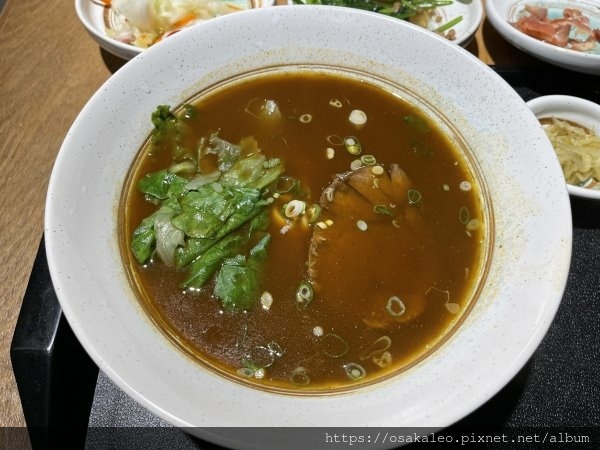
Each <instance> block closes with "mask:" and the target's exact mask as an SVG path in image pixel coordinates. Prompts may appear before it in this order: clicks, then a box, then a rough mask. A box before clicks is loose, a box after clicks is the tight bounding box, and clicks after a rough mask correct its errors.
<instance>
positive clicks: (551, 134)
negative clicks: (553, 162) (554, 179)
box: [544, 117, 600, 186]
mask: <svg viewBox="0 0 600 450" xmlns="http://www.w3.org/2000/svg"><path fill="white" fill-rule="evenodd" d="M544 130H545V131H546V134H547V135H548V138H550V141H551V142H552V145H553V147H554V149H555V150H556V155H557V156H558V160H559V161H560V165H561V167H562V169H563V172H564V175H565V179H566V180H567V183H569V184H573V185H576V186H578V185H582V184H584V183H586V182H588V181H589V180H590V179H591V178H594V179H596V180H598V181H600V136H598V134H595V133H594V132H593V131H590V130H587V129H585V128H583V127H581V126H578V125H575V124H573V123H570V122H567V121H565V120H561V119H557V118H555V117H552V118H551V119H550V121H549V122H548V123H545V124H544Z"/></svg>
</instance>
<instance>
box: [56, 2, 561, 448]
mask: <svg viewBox="0 0 600 450" xmlns="http://www.w3.org/2000/svg"><path fill="white" fill-rule="evenodd" d="M281 24H286V26H285V27H283V26H281ZM349 30H351V31H352V32H351V33H350V32H349ZM298 36H303V39H298ZM267 37H268V38H267ZM375 41H377V42H401V43H402V45H372V43H373V42H375ZM296 64H320V65H325V66H330V67H331V66H342V67H349V68H351V69H353V70H355V71H361V72H364V73H369V74H372V75H373V76H375V77H380V78H382V79H385V80H388V81H389V82H391V83H395V84H396V85H400V86H403V87H404V88H405V89H407V90H408V91H410V92H411V94H412V95H414V96H416V97H418V98H420V99H426V100H425V101H426V102H427V104H428V105H429V106H430V107H431V108H433V109H435V110H437V111H443V112H444V116H445V117H447V119H448V121H449V126H452V127H454V128H455V129H456V130H460V134H461V136H462V138H463V139H464V141H465V143H466V145H468V147H469V148H470V149H471V151H472V154H473V158H474V160H475V162H476V164H477V165H478V167H479V170H480V171H481V173H482V174H483V175H484V177H485V178H486V184H487V189H488V192H489V195H490V197H491V201H492V208H493V212H492V218H491V220H492V222H491V223H490V226H492V224H493V230H494V241H493V246H492V248H491V250H490V251H491V252H492V253H491V263H490V265H489V268H488V272H487V276H486V278H485V282H484V284H483V286H482V290H481V296H480V298H479V300H478V301H477V302H476V304H475V306H474V308H473V310H472V311H471V313H470V314H469V316H468V317H467V319H466V321H465V322H464V323H463V324H462V325H461V327H460V328H459V329H458V331H457V332H456V333H455V334H453V336H452V337H451V338H450V339H449V340H448V341H446V342H445V344H444V345H443V346H442V347H441V348H439V349H438V350H437V351H435V352H434V353H433V354H432V355H431V356H430V357H428V358H426V359H425V360H424V361H422V362H421V363H419V364H418V365H416V366H414V367H412V368H411V369H410V370H407V371H405V372H403V373H401V374H399V375H397V376H395V377H392V378H390V379H388V380H386V381H383V382H380V383H377V384H374V385H372V386H369V387H365V388H363V389H359V390H354V391H351V392H349V393H348V392H347V393H344V394H335V395H326V396H289V395H282V394H273V393H267V392H264V391H259V390H256V389H253V388H250V387H247V386H244V385H241V384H238V383H235V382H232V381H230V380H228V379H224V378H222V377H220V376H218V375H216V374H215V373H213V372H209V371H208V370H206V369H204V368H203V367H201V366H200V365H199V364H197V363H195V362H193V361H192V360H191V359H190V358H188V357H187V356H185V355H184V354H183V353H182V352H180V351H178V350H176V349H175V348H174V346H173V345H172V344H171V343H170V341H168V340H167V339H166V338H165V337H164V336H163V335H162V333H160V332H159V331H158V330H157V329H156V328H155V327H154V325H153V324H152V323H151V321H150V320H149V319H148V318H147V317H146V315H145V314H144V313H143V311H142V308H141V307H140V306H139V304H138V302H137V300H136V298H135V296H134V294H133V292H132V289H131V288H130V286H129V283H128V280H127V278H126V274H125V271H124V269H123V266H122V261H121V257H120V253H119V245H118V236H117V209H118V205H119V197H120V195H121V188H122V185H123V181H124V179H125V177H126V174H127V170H128V167H129V165H130V164H131V162H132V161H133V158H134V156H135V154H136V153H137V151H138V149H139V148H140V146H141V144H142V142H143V141H144V140H145V139H146V137H147V136H148V134H149V133H150V131H151V127H152V126H151V124H150V123H149V117H150V114H151V112H152V111H154V110H155V108H156V106H157V105H159V104H170V105H177V104H180V103H181V102H182V101H184V100H185V99H187V98H188V97H189V96H190V95H191V94H193V93H195V92H198V91H199V90H201V89H203V88H205V87H207V86H210V85H213V84H214V83H215V82H218V81H220V80H223V79H227V78H228V77H230V76H232V75H234V74H239V73H240V72H246V71H253V70H258V69H260V68H263V67H265V66H280V65H283V66H287V67H289V66H290V65H296ZM523 149H527V151H523ZM531 173H536V176H535V177H532V176H531ZM540 179H543V180H544V182H543V183H539V182H538V180H540ZM490 229H491V228H490ZM45 239H46V251H47V256H48V264H49V267H50V272H51V276H52V281H53V284H54V287H55V289H56V293H57V296H58V298H59V300H60V304H61V306H62V308H63V311H64V314H65V316H66V318H67V319H68V321H69V324H70V325H71V327H72V329H73V331H74V333H75V334H76V336H77V337H78V339H79V340H80V341H81V343H82V345H83V346H84V348H85V349H86V351H87V352H88V353H89V354H90V355H91V357H92V358H93V360H94V361H95V362H96V363H97V364H98V366H99V367H100V369H101V370H103V371H104V372H105V373H106V374H107V375H108V376H109V377H110V378H111V379H112V380H113V381H114V382H115V383H116V384H117V385H118V386H119V387H120V388H121V389H123V390H124V391H125V392H126V393H127V394H129V395H130V396H131V397H132V398H134V399H135V400H136V401H138V402H139V403H140V404H141V405H143V406H144V407H146V408H147V409H149V410H150V411H151V412H153V413H154V414H156V415H158V416H159V417H161V418H163V419H165V420H166V421H168V422H170V423H172V424H174V425H176V426H180V427H196V428H189V431H190V432H193V433H196V434H197V435H199V436H200V437H203V438H205V439H208V440H210V441H212V442H216V443H218V444H221V445H225V446H228V447H234V448H248V449H249V448H256V449H258V448H262V449H265V448H273V449H280V448H291V449H305V448H320V447H323V446H324V448H327V445H330V444H326V443H325V442H324V441H323V440H319V441H317V442H311V443H307V442H306V441H305V440H303V439H304V438H301V437H299V436H297V435H290V434H288V433H285V430H283V429H279V428H272V431H268V430H269V429H268V430H260V431H257V432H253V428H251V427H259V426H267V427H287V426H306V427H337V426H343V427H361V426H381V427H415V426H419V427H433V428H439V427H446V426H449V425H451V424H452V423H454V422H455V421H457V420H459V419H461V418H463V417H464V416H466V415H467V414H469V413H470V412H472V411H474V410H475V409H476V408H477V407H479V406H481V405H482V404H483V403H484V402H485V401H487V400H488V399H490V398H491V397H492V396H493V395H494V394H495V393H497V392H498V391H499V390H500V389H501V388H502V387H503V386H504V385H505V384H506V383H507V382H508V381H510V380H511V379H512V378H513V377H514V375H515V374H516V373H517V372H518V371H519V370H520V369H521V368H522V367H523V366H524V364H525V363H526V362H527V361H528V359H529V358H530V357H531V355H532V354H533V352H534V351H535V349H536V348H537V346H538V345H539V343H540V341H541V340H542V338H543V336H544V335H545V333H546V331H547V330H548V327H549V326H550V323H551V322H552V320H553V318H554V315H555V313H556V310H557V308H558V306H559V304H560V301H561V297H562V294H563V291H564V288H565V284H566V280H567V275H568V270H569V264H570V256H571V242H572V228H571V216H570V207H569V197H568V194H567V191H566V188H565V183H564V178H563V175H562V172H561V169H560V166H559V165H558V161H557V159H556V157H555V155H554V150H553V148H552V146H551V145H550V143H549V140H548V139H547V137H546V135H545V133H544V131H543V129H542V127H541V126H540V125H539V123H538V121H537V119H536V118H535V116H534V115H533V113H532V112H531V111H530V110H529V108H528V107H527V105H526V104H525V103H524V102H523V101H522V99H521V98H520V97H519V96H518V95H517V94H516V92H515V91H514V90H513V89H512V88H511V87H510V86H509V85H508V84H506V83H505V82H504V81H503V80H502V79H501V78H500V77H499V76H498V75H497V74H496V73H494V72H493V71H492V70H491V69H490V68H489V67H488V66H486V65H485V64H483V63H482V62H481V61H479V60H478V59H477V58H475V57H474V56H473V55H471V54H470V53H468V52H467V51H465V50H463V49H462V48H460V47H459V46H456V45H454V44H452V43H450V42H448V41H447V40H445V39H443V38H441V37H439V36H436V35H434V34H432V33H430V32H427V31H425V30H423V29H422V28H419V27H417V26H414V25H411V24H407V23H404V22H400V21H398V20H395V19H390V18H388V17H385V16H383V15H379V14H375V13H368V12H362V11H358V10H353V9H346V8H332V7H316V6H315V7H311V8H303V7H294V6H281V7H276V8H264V9H257V10H252V11H248V12H241V13H237V14H231V15H228V16H224V17H221V18H218V19H214V20H211V21H208V22H206V23H204V24H201V25H198V26H197V27H192V28H190V29H187V30H185V31H182V32H180V33H177V34H175V35H173V36H172V37H171V38H169V39H167V40H165V41H164V42H163V44H161V45H159V46H155V47H152V48H150V49H149V50H148V51H146V52H144V54H143V55H140V57H137V58H134V59H133V60H131V61H130V62H129V63H128V64H126V65H125V66H123V67H122V68H121V69H120V70H119V71H118V72H116V73H115V74H114V75H113V76H112V77H111V78H110V79H109V80H108V81H107V82H106V83H105V84H104V85H103V86H102V87H101V88H100V89H99V90H98V91H97V92H96V94H94V96H93V97H92V98H91V99H90V101H89V102H88V104H87V105H86V106H85V107H84V108H83V110H82V111H81V113H80V114H79V116H78V117H77V119H76V120H75V122H74V124H73V126H72V128H71V129H70V131H69V133H68V135H67V136H66V138H65V140H64V143H63V145H62V147H61V149H60V152H59V154H58V157H57V160H56V164H55V167H54V169H53V172H52V176H51V179H50V185H49V188H48V196H47V203H46V217H45ZM223 426H237V427H250V428H243V429H238V430H237V432H238V434H237V435H236V436H233V435H232V434H231V433H233V431H231V432H230V431H228V430H226V429H224V430H223V431H222V432H221V433H218V432H215V431H214V430H212V431H207V427H223ZM282 430H283V431H282ZM313 437H314V436H313ZM310 438H311V436H310V435H309V434H307V435H306V439H310ZM309 445H310V447H309ZM395 445H396V444H395V443H390V442H389V441H388V442H386V443H385V444H383V443H378V444H375V443H373V446H372V447H369V448H390V447H394V446H395Z"/></svg>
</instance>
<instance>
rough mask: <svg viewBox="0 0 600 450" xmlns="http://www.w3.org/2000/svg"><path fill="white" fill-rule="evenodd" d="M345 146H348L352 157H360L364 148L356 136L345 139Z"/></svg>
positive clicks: (347, 148)
mask: <svg viewBox="0 0 600 450" xmlns="http://www.w3.org/2000/svg"><path fill="white" fill-rule="evenodd" d="M344 145H345V146H346V150H347V151H348V153H350V154H351V155H360V152H361V151H362V146H361V145H360V142H359V141H358V139H357V138H356V137H354V136H347V137H345V138H344Z"/></svg>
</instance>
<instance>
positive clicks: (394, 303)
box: [386, 295, 406, 317]
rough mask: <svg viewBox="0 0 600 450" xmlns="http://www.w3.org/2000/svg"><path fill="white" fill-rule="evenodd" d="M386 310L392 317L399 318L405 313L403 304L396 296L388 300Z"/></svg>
mask: <svg viewBox="0 0 600 450" xmlns="http://www.w3.org/2000/svg"><path fill="white" fill-rule="evenodd" d="M386 309H387V312H388V313H389V314H390V316H392V317H400V316H401V315H402V314H404V313H405V312H406V306H404V302H403V301H402V300H401V299H400V297H398V296H397V295H393V296H391V297H390V298H389V299H388V302H387V306H386Z"/></svg>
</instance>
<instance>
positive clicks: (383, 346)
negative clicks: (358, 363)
mask: <svg viewBox="0 0 600 450" xmlns="http://www.w3.org/2000/svg"><path fill="white" fill-rule="evenodd" d="M391 345H392V339H391V338H390V337H389V336H381V337H380V338H379V339H377V340H376V341H375V342H373V343H372V344H371V347H369V349H368V350H367V351H366V352H364V353H363V354H362V355H361V357H360V359H362V360H363V361H364V360H366V359H370V358H371V357H373V356H375V355H377V354H379V353H382V352H384V351H386V350H387V349H388V348H390V346H391Z"/></svg>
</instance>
